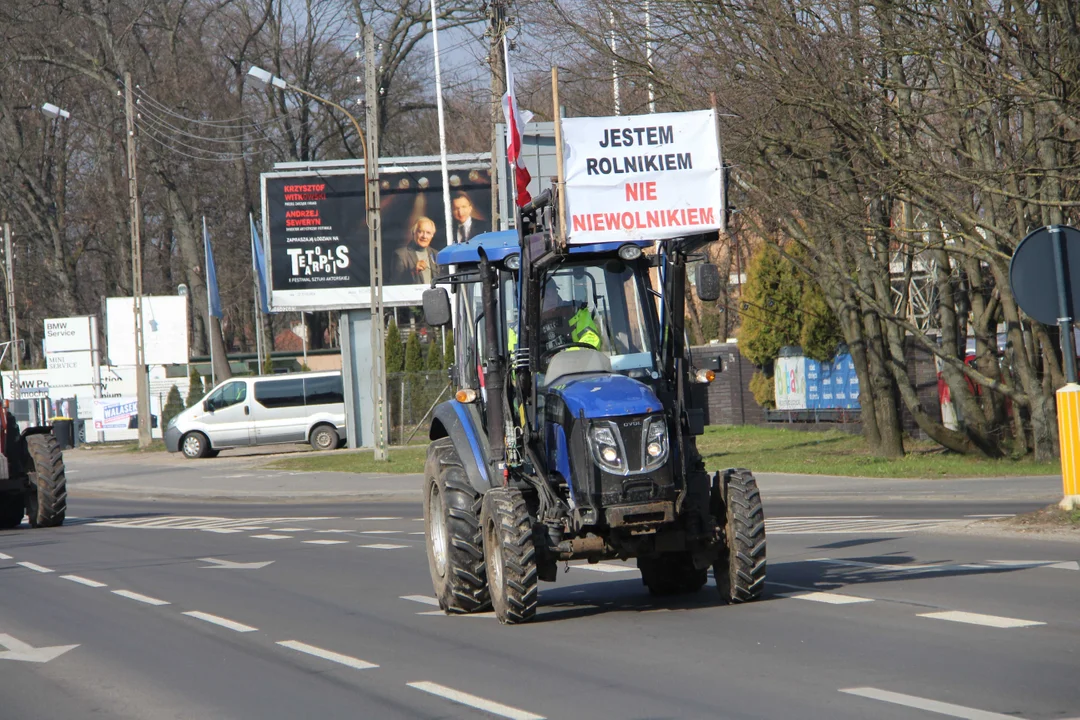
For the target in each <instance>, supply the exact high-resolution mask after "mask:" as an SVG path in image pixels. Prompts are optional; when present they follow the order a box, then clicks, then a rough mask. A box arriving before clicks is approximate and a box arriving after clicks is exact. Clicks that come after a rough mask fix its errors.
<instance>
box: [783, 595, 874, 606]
mask: <svg viewBox="0 0 1080 720" xmlns="http://www.w3.org/2000/svg"><path fill="white" fill-rule="evenodd" d="M784 597H788V598H793V599H795V600H810V601H811V602H819V603H825V604H827V605H854V604H855V603H868V602H874V599H873V598H864V597H856V596H854V595H841V594H840V593H827V592H808V593H784Z"/></svg>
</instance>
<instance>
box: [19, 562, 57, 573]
mask: <svg viewBox="0 0 1080 720" xmlns="http://www.w3.org/2000/svg"><path fill="white" fill-rule="evenodd" d="M15 564H16V565H22V566H23V567H24V568H26V569H27V570H33V571H34V572H39V573H51V572H52V570H51V569H49V568H47V567H43V566H41V565H38V564H37V563H32V562H19V563H15Z"/></svg>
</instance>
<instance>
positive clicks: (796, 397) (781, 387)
mask: <svg viewBox="0 0 1080 720" xmlns="http://www.w3.org/2000/svg"><path fill="white" fill-rule="evenodd" d="M773 383H774V385H773V388H774V390H775V391H776V409H777V410H805V409H806V358H804V357H802V356H796V357H778V358H776V364H775V365H774V368H773Z"/></svg>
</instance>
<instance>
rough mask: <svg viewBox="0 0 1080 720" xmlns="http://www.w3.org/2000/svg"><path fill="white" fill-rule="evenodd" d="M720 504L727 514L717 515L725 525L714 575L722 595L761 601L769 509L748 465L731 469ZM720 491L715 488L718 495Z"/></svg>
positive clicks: (735, 600)
mask: <svg viewBox="0 0 1080 720" xmlns="http://www.w3.org/2000/svg"><path fill="white" fill-rule="evenodd" d="M722 482H723V483H724V486H725V492H724V494H723V497H724V499H725V502H723V503H721V504H720V508H721V509H722V511H723V515H722V516H720V517H717V518H716V521H717V523H718V524H720V526H721V527H723V528H724V545H723V546H721V548H720V552H719V555H718V557H717V559H716V563H715V564H714V565H713V575H714V576H715V577H716V587H717V589H718V590H719V591H720V597H722V598H724V600H726V601H727V602H729V603H732V604H734V603H744V602H751V601H753V600H757V599H758V598H760V597H761V593H762V591H764V590H765V510H764V508H763V507H762V506H761V491H760V490H758V486H757V480H756V479H754V475H753V473H751V472H750V471H749V470H746V469H744V468H737V469H734V470H728V471H727V472H725V473H724V475H723V478H722ZM718 491H719V488H718V487H714V489H713V492H714V494H715V493H717V492H718Z"/></svg>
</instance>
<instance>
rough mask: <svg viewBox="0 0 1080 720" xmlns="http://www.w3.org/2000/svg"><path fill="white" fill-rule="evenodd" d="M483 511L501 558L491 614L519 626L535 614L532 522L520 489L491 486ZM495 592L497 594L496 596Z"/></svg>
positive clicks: (537, 578)
mask: <svg viewBox="0 0 1080 720" xmlns="http://www.w3.org/2000/svg"><path fill="white" fill-rule="evenodd" d="M485 500H486V506H485V512H486V513H487V514H489V515H491V516H492V517H491V518H490V521H491V522H493V523H494V524H495V525H496V533H497V536H498V538H499V547H498V548H485V552H495V551H498V552H500V553H501V555H502V561H503V587H502V588H492V589H491V591H492V605H493V607H494V609H495V616H496V617H497V618H498V619H499V622H501V623H503V624H505V625H519V624H521V623H525V622H528V621H530V620H532V619H533V617H535V616H536V606H537V602H538V598H539V588H538V585H539V582H540V576H539V571H538V570H537V567H536V547H535V545H534V534H533V521H532V517H531V516H530V515H529V508H528V505H527V504H526V502H525V498H524V496H523V495H522V493H521V491H520V490H518V489H516V488H495V489H493V490H489V491H488V493H487V496H486V497H485ZM496 594H498V595H496Z"/></svg>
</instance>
